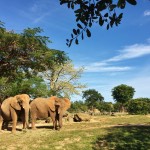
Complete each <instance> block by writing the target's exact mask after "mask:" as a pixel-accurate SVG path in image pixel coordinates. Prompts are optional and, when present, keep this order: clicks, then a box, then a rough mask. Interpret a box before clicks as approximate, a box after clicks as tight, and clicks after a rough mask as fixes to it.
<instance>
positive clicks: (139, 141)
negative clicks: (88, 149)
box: [93, 126, 150, 150]
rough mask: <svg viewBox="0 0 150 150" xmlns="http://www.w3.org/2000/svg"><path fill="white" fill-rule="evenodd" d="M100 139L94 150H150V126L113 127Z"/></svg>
mask: <svg viewBox="0 0 150 150" xmlns="http://www.w3.org/2000/svg"><path fill="white" fill-rule="evenodd" d="M106 130H108V134H107V135H105V136H103V137H102V136H101V137H98V138H97V140H96V142H95V143H93V150H150V126H123V127H112V128H109V129H106Z"/></svg>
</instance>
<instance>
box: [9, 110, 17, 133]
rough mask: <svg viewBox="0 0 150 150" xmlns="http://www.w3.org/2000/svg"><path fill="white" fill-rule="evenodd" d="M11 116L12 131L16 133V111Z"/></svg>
mask: <svg viewBox="0 0 150 150" xmlns="http://www.w3.org/2000/svg"><path fill="white" fill-rule="evenodd" d="M11 117H12V122H13V125H12V133H15V132H16V124H17V118H18V117H17V114H16V112H13V113H12V116H11Z"/></svg>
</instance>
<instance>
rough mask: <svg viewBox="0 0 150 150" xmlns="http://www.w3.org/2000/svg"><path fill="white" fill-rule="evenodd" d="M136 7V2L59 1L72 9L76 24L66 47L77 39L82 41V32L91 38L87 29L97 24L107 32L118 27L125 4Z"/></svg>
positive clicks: (109, 0) (108, 0)
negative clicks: (79, 38) (104, 27)
mask: <svg viewBox="0 0 150 150" xmlns="http://www.w3.org/2000/svg"><path fill="white" fill-rule="evenodd" d="M127 3H129V4H131V5H136V4H137V2H136V0H117V1H113V0H60V4H61V5H62V4H66V5H67V7H68V8H69V9H73V10H74V13H75V18H76V22H77V29H73V33H72V34H71V39H67V43H66V44H67V45H68V46H69V47H70V46H71V44H72V42H73V41H75V43H76V44H78V43H79V42H78V37H79V36H81V39H82V40H83V39H84V32H86V35H87V37H91V32H90V30H89V28H91V27H92V25H93V24H95V23H98V24H99V25H100V26H104V25H106V28H107V30H108V29H109V28H110V27H111V28H112V27H113V26H114V25H116V26H118V25H119V24H120V22H121V19H122V16H123V13H119V14H118V13H117V9H119V11H118V12H120V9H124V8H125V7H126V4H127Z"/></svg>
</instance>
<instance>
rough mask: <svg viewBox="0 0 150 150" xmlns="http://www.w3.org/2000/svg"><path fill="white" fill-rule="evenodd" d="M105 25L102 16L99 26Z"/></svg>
mask: <svg viewBox="0 0 150 150" xmlns="http://www.w3.org/2000/svg"><path fill="white" fill-rule="evenodd" d="M103 24H104V20H103V18H102V17H101V16H100V17H99V25H100V26H102V25H103Z"/></svg>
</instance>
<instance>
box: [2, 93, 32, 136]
mask: <svg viewBox="0 0 150 150" xmlns="http://www.w3.org/2000/svg"><path fill="white" fill-rule="evenodd" d="M29 101H30V97H29V96H28V95H27V94H20V95H16V96H14V97H9V98H7V99H5V100H4V101H3V102H2V104H1V108H0V130H1V129H2V125H3V128H4V129H5V128H8V123H9V121H12V122H13V125H12V133H15V132H16V124H17V120H18V118H21V119H22V122H23V129H25V128H26V127H28V118H29V108H30V105H29Z"/></svg>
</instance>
